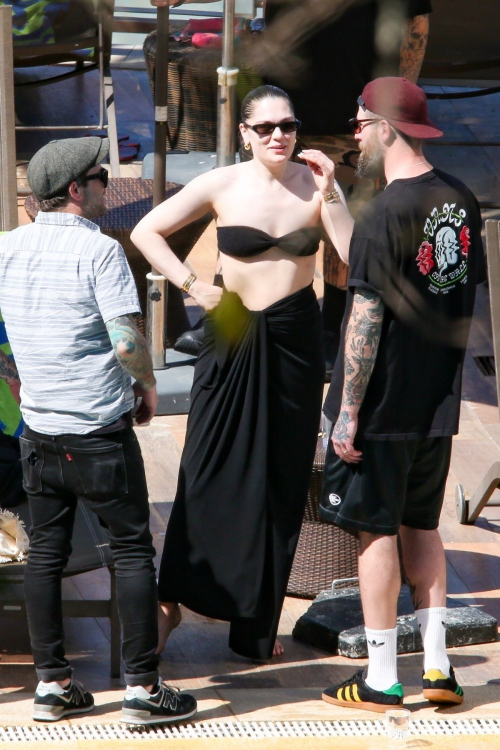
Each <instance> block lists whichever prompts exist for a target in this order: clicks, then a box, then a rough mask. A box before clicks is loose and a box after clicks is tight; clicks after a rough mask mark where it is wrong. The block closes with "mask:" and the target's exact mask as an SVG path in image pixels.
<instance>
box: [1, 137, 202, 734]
mask: <svg viewBox="0 0 500 750" xmlns="http://www.w3.org/2000/svg"><path fill="white" fill-rule="evenodd" d="M108 151H109V141H108V139H107V138H106V139H101V138H95V137H86V138H72V139H66V140H60V141H52V142H51V143H49V144H48V145H46V146H44V147H43V148H42V149H40V151H38V152H37V153H36V154H35V156H34V157H33V158H32V160H31V162H30V164H29V167H28V179H29V183H30V186H31V188H32V190H33V192H34V194H35V196H36V198H37V199H38V200H39V201H40V209H41V210H40V212H39V213H38V215H37V217H36V219H35V222H34V223H33V224H31V225H28V226H21V227H18V228H17V229H15V230H14V231H12V232H10V233H8V234H7V235H5V236H4V237H2V238H1V239H0V309H1V310H2V315H3V317H4V320H5V324H6V327H7V332H8V336H9V340H10V344H11V347H12V352H13V354H14V357H15V359H16V364H17V368H18V371H19V377H20V380H21V411H22V414H23V418H24V421H25V423H26V427H25V429H24V432H23V435H22V437H21V459H22V466H23V486H24V489H25V491H26V493H27V495H28V498H29V504H30V512H31V520H32V529H31V541H30V550H29V556H28V564H27V566H26V575H25V593H26V608H27V613H28V624H29V630H30V637H31V644H32V649H33V656H34V661H35V667H36V671H37V675H38V678H39V680H40V682H39V684H38V687H37V690H36V693H35V712H34V718H35V719H38V720H42V721H56V720H58V719H61V718H63V717H65V716H67V715H68V714H74V713H85V712H87V711H91V710H92V708H93V706H94V699H93V697H92V695H91V694H90V693H89V692H87V691H86V690H84V689H83V688H82V687H81V686H80V685H79V684H78V683H76V682H74V681H73V679H72V669H71V667H70V664H69V662H68V660H67V659H66V656H65V653H64V646H63V641H64V633H63V623H62V612H61V575H62V572H63V570H64V567H65V565H66V563H67V561H68V557H69V555H70V552H71V535H72V531H73V523H74V518H75V510H76V505H77V502H78V500H83V501H84V502H85V504H86V505H87V507H89V508H90V509H91V510H93V511H94V512H95V513H96V514H97V515H98V517H99V519H100V521H101V524H102V526H103V527H104V528H105V529H106V532H107V534H108V537H109V543H110V547H111V550H112V552H113V558H114V565H115V569H116V580H117V599H118V608H119V614H120V620H121V626H122V636H123V649H122V655H123V661H124V662H125V682H126V683H127V691H126V693H125V699H124V702H123V709H122V721H125V722H128V723H135V724H137V723H140V724H152V723H158V724H159V723H164V722H169V721H177V720H181V719H185V718H188V717H190V716H192V715H193V714H194V713H195V712H196V701H195V699H194V698H193V697H192V696H190V695H187V694H183V693H178V692H176V691H174V690H173V689H172V688H170V687H168V686H167V685H164V684H163V683H162V682H161V680H159V677H158V660H159V657H158V655H157V654H156V650H157V645H158V626H157V608H158V598H157V591H156V575H155V568H154V565H153V557H154V555H155V550H154V547H153V544H152V537H151V533H150V530H149V506H148V492H147V486H146V478H145V474H144V464H143V460H142V456H141V450H140V447H139V443H138V441H137V438H136V436H135V433H134V430H133V428H132V415H131V410H132V407H133V405H134V400H135V398H137V397H140V398H141V404H140V406H139V408H138V410H137V412H136V421H137V423H138V424H146V423H147V422H149V421H150V420H151V419H152V417H153V415H154V413H155V409H156V406H157V401H158V397H157V393H156V383H155V378H154V375H153V367H152V362H151V357H150V354H149V351H148V348H147V345H146V341H145V340H144V337H143V336H142V335H141V333H140V332H139V331H138V329H137V327H136V325H135V323H134V320H133V316H134V315H136V314H137V313H139V312H140V307H139V301H138V298H137V291H136V287H135V283H134V280H133V278H132V274H131V272H130V269H129V266H128V263H127V260H126V258H125V254H124V252H123V249H122V247H121V246H120V245H119V243H118V242H116V241H115V240H113V239H111V238H109V237H106V236H104V235H102V234H101V231H100V229H99V227H98V226H97V225H96V224H94V223H93V222H92V221H91V219H93V218H95V217H97V216H100V215H102V214H103V213H105V211H106V203H105V190H106V185H107V182H108V173H107V171H106V169H104V168H103V167H102V166H101V162H102V161H103V160H104V159H105V158H106V156H107V154H108ZM131 376H132V377H133V378H135V383H134V385H133V386H132V381H131Z"/></svg>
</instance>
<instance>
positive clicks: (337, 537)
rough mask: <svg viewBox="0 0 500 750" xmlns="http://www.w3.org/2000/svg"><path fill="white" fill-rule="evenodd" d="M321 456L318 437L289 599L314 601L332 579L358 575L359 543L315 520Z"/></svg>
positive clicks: (323, 458)
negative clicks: (291, 597) (296, 598)
mask: <svg viewBox="0 0 500 750" xmlns="http://www.w3.org/2000/svg"><path fill="white" fill-rule="evenodd" d="M325 453H326V448H325V447H324V445H323V435H322V434H321V435H320V436H319V438H318V444H317V447H316V454H315V456H314V464H313V470H312V476H311V481H310V484H309V492H308V494H307V505H306V510H305V513H304V520H303V522H302V528H301V530H300V536H299V541H298V544H297V550H296V552H295V558H294V561H293V566H292V572H291V573H290V579H289V581H288V589H287V594H288V595H289V596H296V597H300V598H302V599H314V598H315V597H316V596H317V595H318V594H319V593H320V591H323V589H328V588H330V587H331V585H332V581H334V580H336V579H342V578H355V577H357V575H358V553H359V541H358V540H357V539H356V538H355V537H354V536H352V535H351V534H348V533H347V532H345V531H343V530H342V529H340V528H338V527H337V526H334V525H333V524H331V523H325V522H324V521H322V520H321V518H320V517H319V512H318V509H319V500H320V497H321V488H322V486H323V467H324V465H325Z"/></svg>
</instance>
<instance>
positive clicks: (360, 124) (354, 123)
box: [349, 117, 380, 135]
mask: <svg viewBox="0 0 500 750" xmlns="http://www.w3.org/2000/svg"><path fill="white" fill-rule="evenodd" d="M371 122H380V117H372V118H371V119H369V120H368V119H367V120H358V118H357V117H353V118H352V119H350V120H349V126H350V127H351V128H352V132H353V133H354V134H355V135H358V134H359V133H361V131H362V130H363V128H366V126H367V125H369V124H370V123H371Z"/></svg>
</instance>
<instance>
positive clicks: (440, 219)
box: [416, 203, 470, 294]
mask: <svg viewBox="0 0 500 750" xmlns="http://www.w3.org/2000/svg"><path fill="white" fill-rule="evenodd" d="M455 209H456V203H445V204H444V206H443V208H442V210H441V211H439V209H438V208H433V209H432V211H431V213H430V216H429V217H428V218H427V219H426V220H425V224H424V233H425V235H424V239H423V241H422V244H421V245H420V247H419V249H418V254H417V257H416V262H417V265H418V270H419V271H420V273H421V274H423V275H424V276H429V281H430V284H429V291H431V292H434V293H435V294H438V293H440V292H444V293H446V292H449V291H450V290H451V289H453V288H454V287H455V285H456V283H457V282H462V283H465V282H466V281H467V256H468V253H469V245H470V230H469V227H468V226H467V224H466V219H467V212H466V211H465V210H464V209H463V208H461V209H459V210H458V211H456V210H455ZM433 269H434V270H433Z"/></svg>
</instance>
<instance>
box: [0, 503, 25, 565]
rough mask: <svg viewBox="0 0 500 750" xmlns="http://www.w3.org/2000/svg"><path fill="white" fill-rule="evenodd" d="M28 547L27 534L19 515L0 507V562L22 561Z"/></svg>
mask: <svg viewBox="0 0 500 750" xmlns="http://www.w3.org/2000/svg"><path fill="white" fill-rule="evenodd" d="M28 547H29V539H28V535H27V534H26V532H25V530H24V523H23V522H22V521H21V520H20V518H19V516H16V515H14V513H11V512H10V510H3V509H2V508H0V563H9V562H16V561H17V562H22V561H23V560H25V559H26V555H27V554H28Z"/></svg>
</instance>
